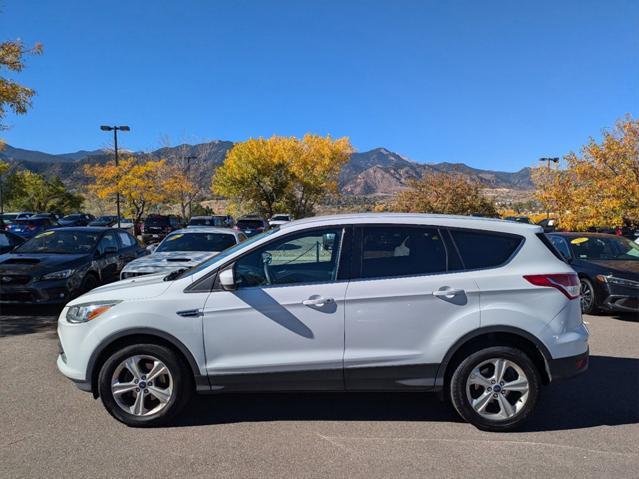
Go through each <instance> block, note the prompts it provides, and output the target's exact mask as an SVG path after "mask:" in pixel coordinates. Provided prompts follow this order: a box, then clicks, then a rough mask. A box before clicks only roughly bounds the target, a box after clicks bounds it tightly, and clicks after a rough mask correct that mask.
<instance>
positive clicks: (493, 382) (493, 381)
mask: <svg viewBox="0 0 639 479" xmlns="http://www.w3.org/2000/svg"><path fill="white" fill-rule="evenodd" d="M142 379H144V378H142ZM495 382H496V381H495V380H494V379H491V380H490V384H495Z"/></svg>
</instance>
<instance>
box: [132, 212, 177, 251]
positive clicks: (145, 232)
mask: <svg viewBox="0 0 639 479" xmlns="http://www.w3.org/2000/svg"><path fill="white" fill-rule="evenodd" d="M183 227H184V223H183V222H182V218H180V217H179V216H175V215H149V216H147V217H146V219H145V220H144V223H142V241H143V242H144V243H145V244H151V243H159V242H160V241H162V240H163V239H164V237H165V236H166V235H168V234H169V233H171V232H172V231H175V230H179V229H180V228H183Z"/></svg>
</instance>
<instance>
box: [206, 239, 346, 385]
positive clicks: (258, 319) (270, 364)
mask: <svg viewBox="0 0 639 479" xmlns="http://www.w3.org/2000/svg"><path fill="white" fill-rule="evenodd" d="M342 238H343V230H342V228H341V227H339V228H322V229H315V230H308V231H305V232H302V233H292V234H290V235H287V236H284V237H280V238H276V239H274V240H272V241H270V242H269V243H267V244H266V245H261V246H259V247H257V248H254V249H253V250H252V251H250V252H249V253H247V254H245V255H243V256H242V257H240V258H239V259H238V260H237V261H236V262H235V265H234V270H235V276H236V280H237V290H236V291H213V292H212V293H211V295H210V296H209V298H208V299H207V302H206V306H205V308H204V345H205V350H206V367H207V371H208V374H209V377H210V380H211V384H212V385H213V388H214V389H215V388H227V389H235V390H244V389H260V390H264V389H288V390H291V389H301V390H304V389H343V371H342V366H343V362H342V361H343V354H344V296H345V293H346V287H347V284H348V283H347V281H342V280H340V279H339V276H338V274H339V272H338V266H339V257H340V247H341V242H342Z"/></svg>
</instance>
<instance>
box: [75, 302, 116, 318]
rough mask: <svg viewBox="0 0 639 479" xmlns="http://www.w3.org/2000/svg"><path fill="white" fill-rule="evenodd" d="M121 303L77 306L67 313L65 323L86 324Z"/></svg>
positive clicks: (97, 303) (96, 303)
mask: <svg viewBox="0 0 639 479" xmlns="http://www.w3.org/2000/svg"><path fill="white" fill-rule="evenodd" d="M118 303H121V301H96V302H95V303H85V304H77V305H75V306H71V307H70V308H69V310H68V311H67V321H69V322H70V323H86V322H87V321H91V320H92V319H95V318H97V317H98V316H100V315H101V314H102V313H106V312H107V311H108V310H109V309H111V308H112V307H113V306H115V305H116V304H118Z"/></svg>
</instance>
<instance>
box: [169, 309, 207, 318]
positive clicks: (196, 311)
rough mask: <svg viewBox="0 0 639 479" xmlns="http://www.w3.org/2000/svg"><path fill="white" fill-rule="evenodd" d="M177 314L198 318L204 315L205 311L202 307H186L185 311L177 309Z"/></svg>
mask: <svg viewBox="0 0 639 479" xmlns="http://www.w3.org/2000/svg"><path fill="white" fill-rule="evenodd" d="M175 314H177V315H178V316H182V317H183V318H198V317H200V316H202V315H203V312H202V310H201V309H185V310H183V311H176V312H175Z"/></svg>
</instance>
